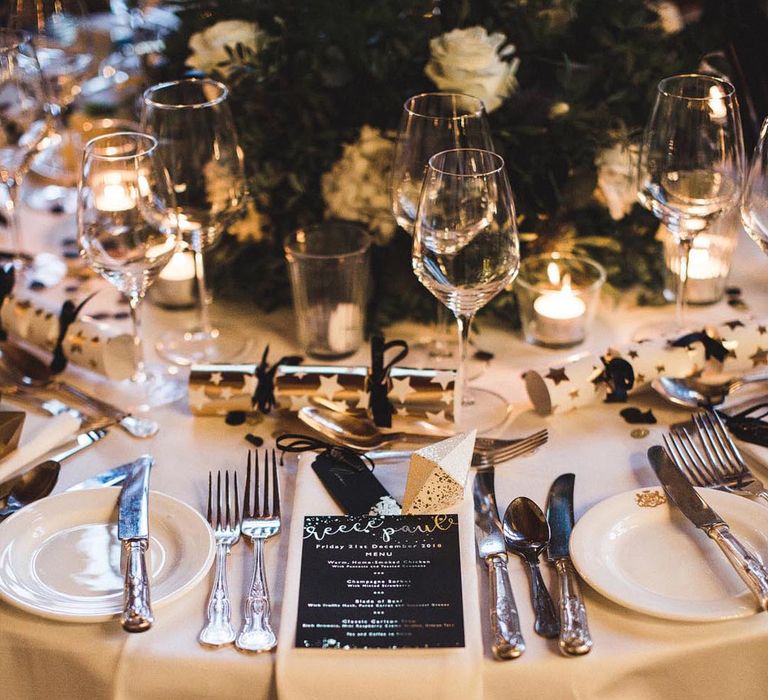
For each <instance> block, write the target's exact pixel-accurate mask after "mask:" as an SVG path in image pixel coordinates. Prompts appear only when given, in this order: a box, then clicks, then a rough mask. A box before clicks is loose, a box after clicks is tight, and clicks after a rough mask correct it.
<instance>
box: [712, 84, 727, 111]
mask: <svg viewBox="0 0 768 700" xmlns="http://www.w3.org/2000/svg"><path fill="white" fill-rule="evenodd" d="M709 109H710V110H711V112H712V116H713V117H714V118H715V119H725V117H726V115H727V114H728V108H727V107H726V106H725V95H724V94H723V90H722V88H721V87H719V86H717V85H713V86H712V87H711V88H709Z"/></svg>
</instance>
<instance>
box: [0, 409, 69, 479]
mask: <svg viewBox="0 0 768 700" xmlns="http://www.w3.org/2000/svg"><path fill="white" fill-rule="evenodd" d="M79 427H80V419H79V418H75V417H74V416H73V415H72V414H71V413H61V414H59V415H58V416H53V417H52V418H47V419H46V420H45V423H43V424H42V425H41V426H40V428H39V429H38V430H37V431H36V432H35V433H34V435H32V437H31V438H30V439H29V440H26V441H25V440H24V436H23V435H22V444H21V445H20V446H19V447H18V448H17V449H16V450H14V451H13V452H11V453H10V454H9V455H8V456H7V457H5V458H4V459H3V460H0V481H5V480H6V479H9V478H10V477H12V476H15V475H16V473H17V472H20V471H22V469H23V468H24V467H26V466H34V465H33V464H31V462H33V461H34V460H36V459H37V458H38V457H41V456H42V455H44V454H45V453H46V452H48V451H49V450H52V449H53V448H54V447H56V446H57V445H60V444H61V443H62V442H64V441H65V440H67V439H68V438H70V437H72V435H74V434H75V433H76V432H77V430H78V428H79Z"/></svg>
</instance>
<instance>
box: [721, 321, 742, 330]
mask: <svg viewBox="0 0 768 700" xmlns="http://www.w3.org/2000/svg"><path fill="white" fill-rule="evenodd" d="M723 325H724V326H728V328H729V329H730V330H732V331H735V330H736V329H737V328H744V324H743V323H742V322H741V321H726V322H725V323H724V324H723Z"/></svg>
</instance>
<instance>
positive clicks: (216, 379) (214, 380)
mask: <svg viewBox="0 0 768 700" xmlns="http://www.w3.org/2000/svg"><path fill="white" fill-rule="evenodd" d="M222 379H223V377H222V376H221V372H212V373H211V376H210V378H209V380H208V381H210V382H211V384H213V385H214V386H219V384H221V380H222Z"/></svg>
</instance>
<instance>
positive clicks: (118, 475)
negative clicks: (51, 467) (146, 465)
mask: <svg viewBox="0 0 768 700" xmlns="http://www.w3.org/2000/svg"><path fill="white" fill-rule="evenodd" d="M143 459H144V457H140V458H139V460H136V461H134V462H129V463H128V464H121V465H120V466H119V467H115V468H114V469H110V470H109V471H106V472H101V474H96V475H95V476H92V477H90V478H88V479H85V480H84V481H81V482H80V483H78V484H75V485H74V486H70V487H69V488H68V489H66V490H67V491H84V490H85V489H95V488H100V487H101V486H117V485H118V484H122V483H123V482H124V481H125V477H127V476H128V474H130V473H131V472H132V471H133V470H134V469H135V467H136V465H137V463H138V462H139V461H140V460H143Z"/></svg>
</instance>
